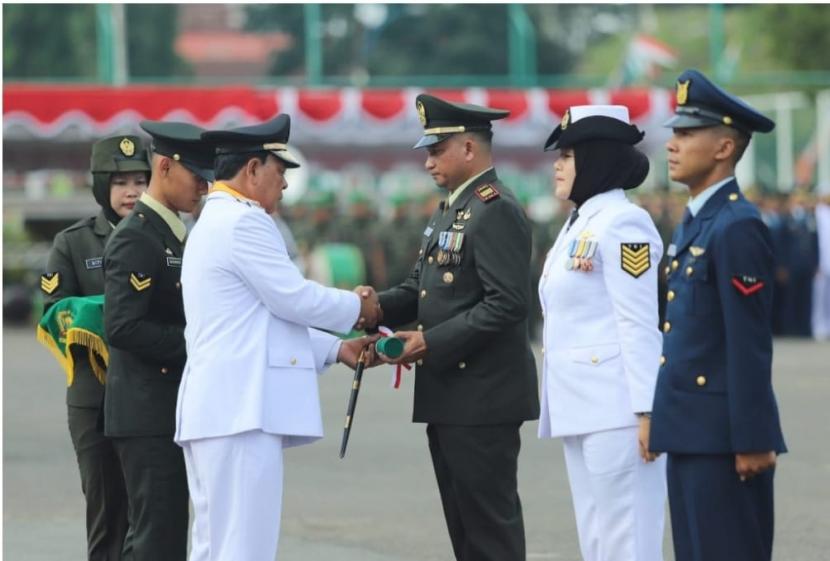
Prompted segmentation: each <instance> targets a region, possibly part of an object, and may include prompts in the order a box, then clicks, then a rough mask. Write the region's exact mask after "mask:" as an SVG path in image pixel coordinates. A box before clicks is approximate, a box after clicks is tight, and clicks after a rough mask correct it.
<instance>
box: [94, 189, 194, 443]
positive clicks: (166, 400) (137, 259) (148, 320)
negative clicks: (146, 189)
mask: <svg viewBox="0 0 830 561" xmlns="http://www.w3.org/2000/svg"><path fill="white" fill-rule="evenodd" d="M183 251H184V245H183V244H182V242H180V241H179V240H178V239H177V238H176V236H175V235H174V234H173V232H172V231H171V230H170V227H169V226H168V225H167V223H166V222H165V221H164V219H163V218H162V217H161V216H159V215H158V214H157V213H156V212H155V211H154V210H152V209H151V208H150V207H149V206H147V205H145V204H144V203H142V202H141V201H139V202H138V203H136V205H135V208H134V209H133V212H132V213H131V214H130V215H129V216H127V217H126V218H124V219H123V220H122V221H121V223H120V224H119V225H118V227H117V228H116V229H115V232H113V234H112V236H111V237H110V240H109V242H108V243H107V245H106V248H105V249H104V272H105V274H106V282H105V291H104V294H105V296H104V328H105V330H106V334H107V340H108V343H109V346H110V364H109V370H108V372H107V392H106V397H105V400H104V430H105V434H106V435H107V436H168V435H170V436H172V435H173V433H174V429H175V413H176V397H177V394H178V390H179V382H180V381H181V378H182V369H183V368H184V363H185V359H186V354H185V342H184V324H185V321H184V306H183V304H182V294H181V282H180V277H181V270H182V267H181V262H182V260H181V257H182V253H183Z"/></svg>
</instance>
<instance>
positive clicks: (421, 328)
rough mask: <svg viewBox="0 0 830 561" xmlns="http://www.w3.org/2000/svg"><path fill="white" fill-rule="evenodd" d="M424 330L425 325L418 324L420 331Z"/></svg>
mask: <svg viewBox="0 0 830 561" xmlns="http://www.w3.org/2000/svg"><path fill="white" fill-rule="evenodd" d="M423 330H424V326H423V325H421V324H420V323H419V324H418V331H423Z"/></svg>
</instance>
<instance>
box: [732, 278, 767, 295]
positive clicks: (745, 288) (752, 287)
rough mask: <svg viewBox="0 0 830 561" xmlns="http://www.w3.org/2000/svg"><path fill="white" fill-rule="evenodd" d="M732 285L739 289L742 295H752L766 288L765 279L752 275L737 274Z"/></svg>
mask: <svg viewBox="0 0 830 561" xmlns="http://www.w3.org/2000/svg"><path fill="white" fill-rule="evenodd" d="M732 286H734V287H735V288H736V289H738V292H740V293H741V295H743V296H752V295H753V294H755V293H756V292H758V291H759V290H761V289H762V288H764V281H762V280H761V279H759V278H758V277H751V276H749V275H735V276H734V277H732Z"/></svg>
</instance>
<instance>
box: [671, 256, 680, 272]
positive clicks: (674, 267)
mask: <svg viewBox="0 0 830 561" xmlns="http://www.w3.org/2000/svg"><path fill="white" fill-rule="evenodd" d="M679 266H680V261H678V260H677V259H672V262H671V270H672V271H676V270H677V268H678V267H679Z"/></svg>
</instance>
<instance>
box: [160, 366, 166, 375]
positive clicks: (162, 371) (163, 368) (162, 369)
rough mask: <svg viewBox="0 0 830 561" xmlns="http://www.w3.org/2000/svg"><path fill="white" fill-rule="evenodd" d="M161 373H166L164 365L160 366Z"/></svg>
mask: <svg viewBox="0 0 830 561" xmlns="http://www.w3.org/2000/svg"><path fill="white" fill-rule="evenodd" d="M161 373H162V374H167V367H166V366H162V367H161Z"/></svg>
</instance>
